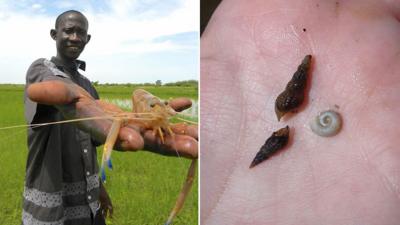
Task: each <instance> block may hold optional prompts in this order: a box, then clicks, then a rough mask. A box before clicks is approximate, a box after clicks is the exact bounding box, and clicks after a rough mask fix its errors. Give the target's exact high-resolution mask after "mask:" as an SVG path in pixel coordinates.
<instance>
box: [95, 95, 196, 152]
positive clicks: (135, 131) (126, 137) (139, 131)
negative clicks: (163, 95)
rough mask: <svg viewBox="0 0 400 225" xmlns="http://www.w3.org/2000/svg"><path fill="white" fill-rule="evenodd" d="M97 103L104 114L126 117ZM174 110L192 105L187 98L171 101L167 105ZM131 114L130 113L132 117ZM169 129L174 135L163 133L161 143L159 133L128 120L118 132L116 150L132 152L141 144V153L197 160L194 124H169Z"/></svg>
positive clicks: (137, 121)
mask: <svg viewBox="0 0 400 225" xmlns="http://www.w3.org/2000/svg"><path fill="white" fill-rule="evenodd" d="M96 102H97V104H98V105H99V106H100V107H101V108H102V109H103V110H104V111H105V112H107V113H111V114H121V115H122V114H124V113H125V114H126V112H124V111H123V110H122V109H120V108H119V107H118V106H116V105H114V104H111V103H108V102H103V101H101V100H100V101H96ZM168 105H169V106H171V108H172V109H174V110H175V111H177V112H179V111H183V110H185V109H187V108H190V107H191V105H192V102H191V101H190V99H188V98H177V99H172V100H170V101H169V102H168ZM133 115H134V114H133ZM171 130H172V131H173V133H174V135H173V136H172V135H170V134H169V133H168V132H167V131H164V132H165V133H164V134H165V135H164V136H163V140H164V141H163V140H162V139H161V137H160V135H159V133H156V132H154V131H153V129H149V128H148V127H146V126H145V125H144V124H143V123H142V122H141V120H140V118H139V119H138V120H135V119H133V120H131V121H128V123H127V124H125V125H124V127H122V128H121V129H120V135H119V142H117V146H119V147H118V148H119V149H123V150H128V151H136V150H138V149H141V148H142V147H143V145H144V150H146V151H151V152H154V153H158V154H162V155H170V156H182V157H186V158H197V157H198V129H197V125H188V124H185V123H177V124H171Z"/></svg>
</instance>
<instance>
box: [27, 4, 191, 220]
mask: <svg viewBox="0 0 400 225" xmlns="http://www.w3.org/2000/svg"><path fill="white" fill-rule="evenodd" d="M87 31H88V21H87V19H86V17H85V16H84V15H83V14H82V13H80V12H78V11H74V10H70V11H66V12H64V13H62V14H60V15H59V16H58V17H57V19H56V23H55V29H52V30H51V31H50V35H51V37H52V39H54V40H55V41H56V46H57V55H56V56H55V57H53V58H51V60H47V59H38V60H36V61H35V62H33V64H32V65H31V66H30V68H29V69H28V72H27V77H26V84H27V85H26V91H25V117H26V120H27V122H28V123H29V124H37V123H44V122H55V121H62V120H65V119H70V118H76V117H84V116H93V115H94V114H95V115H97V116H99V115H100V116H104V110H102V109H103V107H105V106H104V105H102V104H99V103H98V102H97V101H95V99H98V98H99V96H98V94H97V92H96V90H95V88H94V87H93V86H92V85H91V83H90V81H89V80H88V79H87V78H85V77H84V76H82V75H81V74H80V73H79V71H78V69H82V70H84V69H85V62H83V61H80V60H78V59H77V58H78V57H79V55H80V54H81V52H82V51H83V50H84V48H85V45H86V44H87V43H88V42H89V40H90V35H89V34H88V33H87ZM171 104H172V105H173V106H174V105H175V106H174V107H175V108H181V107H183V108H185V107H186V106H187V104H186V103H185V102H182V101H181V102H171ZM110 126H111V121H107V120H104V121H87V122H83V123H80V124H72V123H63V124H53V125H50V126H40V127H34V128H30V129H28V148H29V154H28V160H27V168H26V178H25V190H24V205H23V217H22V222H23V224H24V225H30V224H60V225H62V224H64V225H68V224H73V225H88V224H96V225H99V224H105V222H104V218H103V215H102V213H101V212H105V213H107V212H110V213H112V205H111V201H110V200H109V198H108V195H107V193H106V191H105V189H104V188H103V186H102V184H101V182H100V181H99V177H98V165H97V161H96V160H97V159H96V157H97V156H96V155H97V154H96V146H97V145H99V144H100V143H103V142H104V140H105V136H106V134H107V131H108V130H109V129H110ZM185 130H188V131H189V130H191V129H189V128H188V127H186V128H180V131H182V132H183V133H184V132H185ZM192 130H193V129H192ZM196 132H197V131H196ZM176 136H177V137H170V139H171V138H174V139H175V140H180V141H179V142H177V143H178V144H177V145H175V144H172V145H174V146H173V147H176V148H177V149H178V152H180V153H182V154H183V155H185V156H187V157H189V158H197V141H195V140H194V139H193V138H191V137H189V136H186V135H176ZM196 136H197V133H196ZM175 140H172V142H171V140H169V141H166V143H167V144H163V143H160V141H159V139H158V137H156V136H154V135H153V134H151V132H146V131H144V130H143V129H140V128H137V127H133V128H132V127H124V128H121V131H120V134H119V138H118V141H117V143H116V146H117V148H119V149H121V150H134V151H135V150H138V149H141V148H143V147H144V146H145V147H146V148H147V149H149V150H150V151H154V152H156V153H160V154H167V155H171V154H172V151H171V149H172V145H171V143H175ZM99 200H100V203H99Z"/></svg>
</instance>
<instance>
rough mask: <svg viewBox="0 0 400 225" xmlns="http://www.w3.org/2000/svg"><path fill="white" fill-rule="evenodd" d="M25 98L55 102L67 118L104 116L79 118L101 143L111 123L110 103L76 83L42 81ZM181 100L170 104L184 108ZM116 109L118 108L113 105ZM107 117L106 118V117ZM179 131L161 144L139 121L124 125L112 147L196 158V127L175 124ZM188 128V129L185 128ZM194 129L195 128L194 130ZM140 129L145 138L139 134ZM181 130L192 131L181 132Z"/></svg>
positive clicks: (81, 124)
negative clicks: (101, 101)
mask: <svg viewBox="0 0 400 225" xmlns="http://www.w3.org/2000/svg"><path fill="white" fill-rule="evenodd" d="M27 94H28V97H29V98H30V99H31V100H32V101H35V102H38V103H41V104H47V105H54V106H55V107H56V108H57V109H59V110H60V111H61V112H62V113H63V115H64V117H65V118H67V119H79V118H104V119H93V120H85V121H80V122H79V123H78V124H79V127H80V128H81V129H82V130H85V131H86V132H89V133H90V134H91V135H92V136H93V137H94V138H95V139H96V140H97V141H99V142H101V143H104V142H105V139H106V137H107V133H108V131H109V130H110V127H111V124H112V117H111V114H112V113H110V112H113V111H112V110H110V108H109V107H110V106H109V104H102V103H100V102H99V101H98V100H95V99H93V98H92V97H91V96H90V94H88V93H87V92H86V91H85V90H84V89H83V88H81V87H79V86H78V85H76V84H73V83H68V82H64V81H60V80H54V81H44V82H39V83H34V84H31V85H29V87H28V88H27ZM183 104H185V102H184V101H182V100H179V102H173V103H172V105H173V106H174V107H178V108H184V107H183ZM107 105H108V106H107ZM115 110H117V109H116V108H115ZM107 117H109V118H107ZM173 130H175V131H178V132H177V134H176V135H174V137H171V136H167V137H166V138H165V142H164V143H161V140H160V139H159V137H158V136H156V135H155V134H153V132H151V131H145V130H143V129H142V128H141V127H140V124H138V125H137V126H136V127H135V126H132V125H131V124H130V125H129V126H124V127H122V128H121V129H120V131H119V134H118V140H117V143H116V145H115V148H117V149H120V150H129V151H136V150H139V149H143V147H146V148H147V150H149V151H152V152H155V153H158V154H163V155H177V153H178V154H179V155H180V156H184V157H187V158H197V156H198V142H197V140H196V139H195V138H194V137H197V129H194V128H193V127H192V126H183V127H181V128H179V127H178V128H177V127H174V128H173ZM186 130H187V131H186ZM194 130H195V131H194ZM140 131H142V133H143V136H144V139H143V137H142V133H141V132H140ZM182 133H184V134H186V133H189V134H192V135H193V136H194V137H192V136H189V135H182Z"/></svg>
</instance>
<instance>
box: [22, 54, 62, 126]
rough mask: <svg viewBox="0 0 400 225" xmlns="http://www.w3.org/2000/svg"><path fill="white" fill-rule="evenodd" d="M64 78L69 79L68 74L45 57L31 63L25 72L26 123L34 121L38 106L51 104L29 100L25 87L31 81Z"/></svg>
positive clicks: (31, 82)
mask: <svg viewBox="0 0 400 225" xmlns="http://www.w3.org/2000/svg"><path fill="white" fill-rule="evenodd" d="M65 79H69V76H68V75H67V74H65V73H64V72H62V71H61V70H59V69H58V68H57V67H56V65H55V64H54V63H52V62H51V61H49V60H47V59H38V60H36V61H34V62H33V63H32V65H31V66H30V67H29V69H28V71H27V73H26V85H25V91H24V105H25V120H26V122H27V123H28V124H31V123H32V122H33V121H34V118H35V115H36V113H37V112H38V107H42V108H45V107H51V106H44V105H40V104H38V103H36V102H33V101H31V100H30V99H29V97H28V95H27V92H26V90H27V87H28V86H29V85H31V84H33V83H38V82H42V81H47V80H65ZM42 111H45V110H42Z"/></svg>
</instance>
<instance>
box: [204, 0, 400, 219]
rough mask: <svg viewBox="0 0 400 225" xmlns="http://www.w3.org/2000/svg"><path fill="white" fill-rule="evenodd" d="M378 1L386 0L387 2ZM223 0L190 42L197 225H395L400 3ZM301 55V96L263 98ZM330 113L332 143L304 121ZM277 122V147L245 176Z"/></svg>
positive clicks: (399, 181) (399, 215)
mask: <svg viewBox="0 0 400 225" xmlns="http://www.w3.org/2000/svg"><path fill="white" fill-rule="evenodd" d="M389 2H390V3H389ZM393 2H396V1H381V2H380V1H369V0H366V1H350V0H349V1H316V0H302V1H295V0H293V1H272V0H270V1H267V0H253V1H241V0H224V1H223V2H222V3H221V5H220V6H219V8H218V9H217V11H216V12H215V13H214V16H213V18H212V19H211V21H210V23H209V24H208V27H207V29H206V30H205V32H204V33H203V36H202V40H201V48H202V52H201V107H202V108H201V139H202V141H201V149H202V155H201V160H202V164H201V210H202V211H201V219H202V220H201V221H202V224H204V225H224V224H230V225H232V224H240V225H243V224H253V225H264V224H273V225H289V224H293V225H310V224H311V225H321V224H322V225H337V224H343V225H348V224H349V225H350V224H362V225H372V224H376V225H396V224H400V148H399V145H400V127H399V125H400V117H399V115H400V63H399V62H400V23H399V20H398V19H397V18H400V2H397V3H393ZM307 54H311V55H312V56H313V66H312V70H311V71H312V72H311V77H310V82H309V90H308V97H307V99H306V101H305V102H304V104H303V107H301V108H300V110H299V111H298V113H296V114H292V115H289V116H285V117H284V118H283V119H282V120H281V121H280V122H278V121H277V118H276V115H275V111H274V102H275V99H276V97H277V96H278V95H279V93H281V92H282V91H283V90H284V87H285V85H286V83H287V82H288V81H289V80H290V79H291V76H292V75H293V73H294V72H295V70H296V68H297V66H298V65H299V64H300V62H301V60H302V59H303V57H304V56H305V55H307ZM328 109H335V110H336V111H338V112H339V113H340V114H341V115H342V118H343V127H342V130H341V131H340V132H339V134H337V135H336V136H334V137H329V138H324V137H320V136H317V135H316V134H314V133H313V132H312V131H311V129H310V128H309V125H308V123H309V121H310V120H311V119H312V118H313V117H315V116H317V114H318V113H319V112H320V111H324V110H328ZM286 125H289V126H290V128H291V135H290V141H289V144H288V146H287V147H286V148H285V149H284V150H283V151H280V152H279V153H278V154H276V155H275V156H273V157H272V158H270V159H269V160H267V161H265V162H263V163H261V164H259V165H258V166H256V167H254V168H252V169H249V165H250V162H251V161H252V159H253V157H254V156H255V154H256V152H257V151H258V150H259V148H260V147H261V145H262V144H263V143H264V141H265V139H266V138H267V137H269V136H270V135H271V134H272V132H273V131H276V130H278V129H279V128H282V127H284V126H286Z"/></svg>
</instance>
